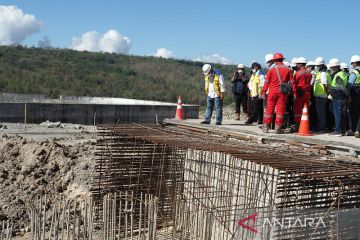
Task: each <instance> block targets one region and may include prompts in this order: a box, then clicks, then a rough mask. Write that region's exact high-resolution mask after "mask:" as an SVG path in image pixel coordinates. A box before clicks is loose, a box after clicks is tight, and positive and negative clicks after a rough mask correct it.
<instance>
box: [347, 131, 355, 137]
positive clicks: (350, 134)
mask: <svg viewBox="0 0 360 240" xmlns="http://www.w3.org/2000/svg"><path fill="white" fill-rule="evenodd" d="M346 136H355V133H354V132H353V131H352V130H349V131H347V132H346Z"/></svg>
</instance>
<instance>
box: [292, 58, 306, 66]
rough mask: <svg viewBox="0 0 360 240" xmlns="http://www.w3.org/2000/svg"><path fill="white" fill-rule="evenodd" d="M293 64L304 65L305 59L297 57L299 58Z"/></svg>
mask: <svg viewBox="0 0 360 240" xmlns="http://www.w3.org/2000/svg"><path fill="white" fill-rule="evenodd" d="M294 63H304V64H306V58H304V57H299V58H297V59H296V61H295V62H294Z"/></svg>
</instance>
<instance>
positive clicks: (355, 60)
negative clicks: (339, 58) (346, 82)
mask: <svg viewBox="0 0 360 240" xmlns="http://www.w3.org/2000/svg"><path fill="white" fill-rule="evenodd" d="M354 62H360V56H359V55H354V56H352V57H351V60H350V63H351V64H352V63H354Z"/></svg>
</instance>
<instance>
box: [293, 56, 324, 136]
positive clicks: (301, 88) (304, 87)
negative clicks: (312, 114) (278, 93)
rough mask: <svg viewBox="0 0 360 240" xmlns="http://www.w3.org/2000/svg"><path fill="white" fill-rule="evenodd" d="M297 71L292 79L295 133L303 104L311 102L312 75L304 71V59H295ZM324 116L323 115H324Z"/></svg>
mask: <svg viewBox="0 0 360 240" xmlns="http://www.w3.org/2000/svg"><path fill="white" fill-rule="evenodd" d="M295 63H296V67H297V69H296V70H297V71H296V74H295V78H294V84H293V93H294V120H295V124H296V125H295V131H296V132H297V131H298V130H299V126H300V121H301V115H302V110H303V108H304V105H305V103H307V104H308V107H309V103H310V100H311V79H312V74H311V72H310V71H309V70H307V69H306V67H305V66H306V59H305V58H304V57H299V58H297V59H296V62H295ZM324 114H325V113H324Z"/></svg>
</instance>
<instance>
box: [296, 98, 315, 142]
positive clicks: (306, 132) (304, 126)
mask: <svg viewBox="0 0 360 240" xmlns="http://www.w3.org/2000/svg"><path fill="white" fill-rule="evenodd" d="M296 135H300V136H312V134H310V123H309V111H308V104H307V103H305V104H304V108H303V112H302V115H301V121H300V127H299V132H298V133H296Z"/></svg>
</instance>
